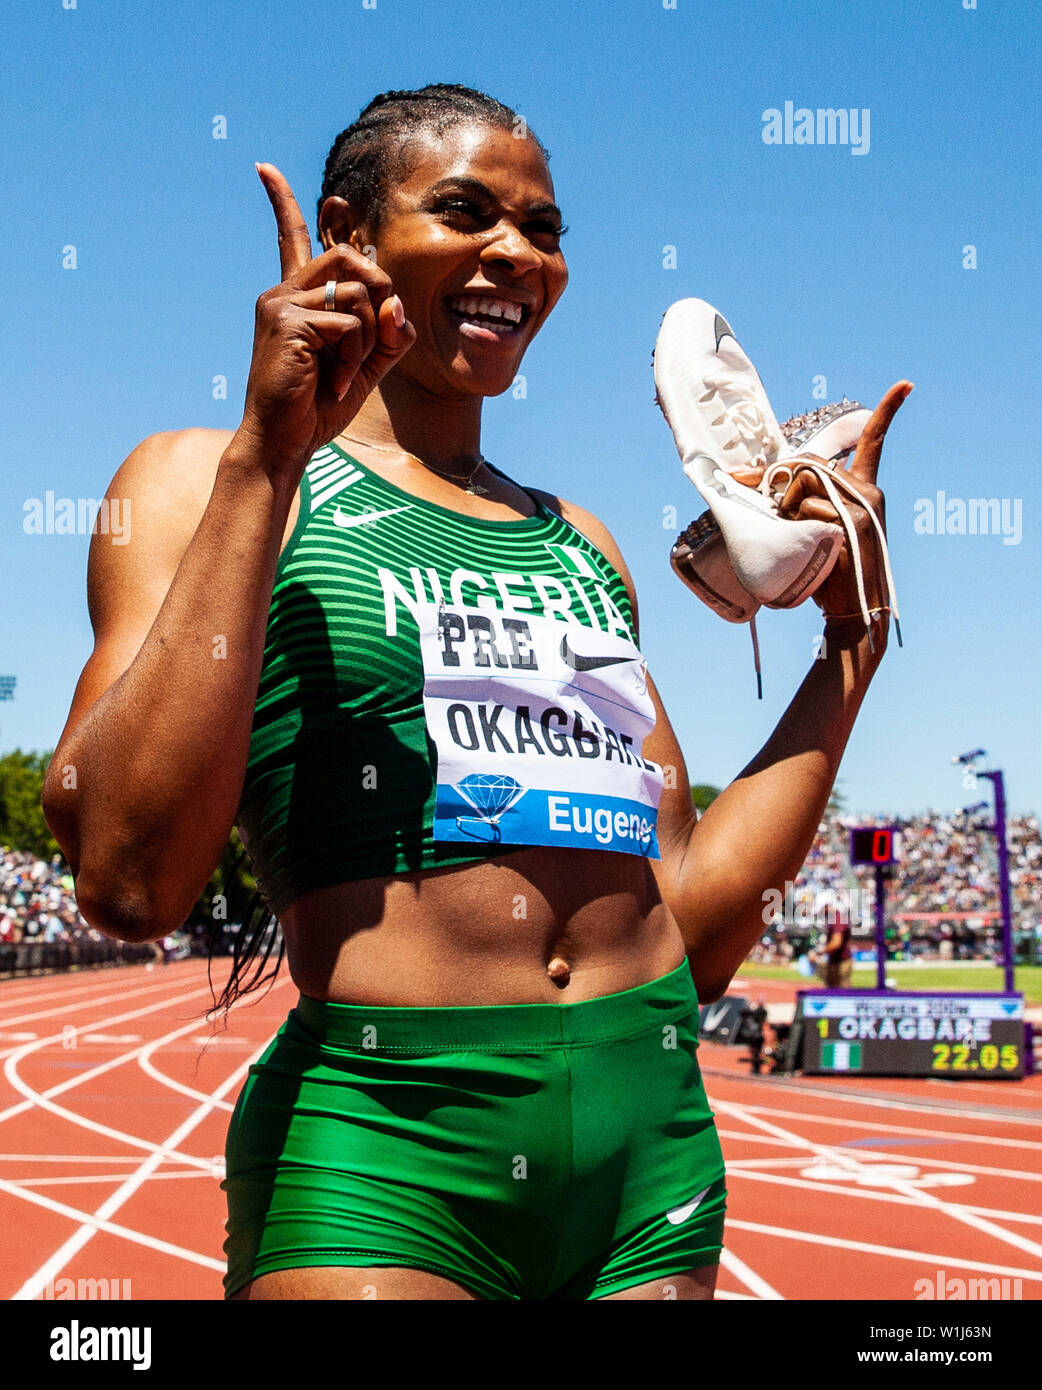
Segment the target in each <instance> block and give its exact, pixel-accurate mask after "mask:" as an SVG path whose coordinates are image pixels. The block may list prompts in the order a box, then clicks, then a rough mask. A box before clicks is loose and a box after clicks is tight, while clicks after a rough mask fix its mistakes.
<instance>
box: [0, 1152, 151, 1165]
mask: <svg viewBox="0 0 1042 1390" xmlns="http://www.w3.org/2000/svg"><path fill="white" fill-rule="evenodd" d="M138 1161H139V1160H138V1156H137V1154H108V1155H106V1154H0V1163H137V1162H138Z"/></svg>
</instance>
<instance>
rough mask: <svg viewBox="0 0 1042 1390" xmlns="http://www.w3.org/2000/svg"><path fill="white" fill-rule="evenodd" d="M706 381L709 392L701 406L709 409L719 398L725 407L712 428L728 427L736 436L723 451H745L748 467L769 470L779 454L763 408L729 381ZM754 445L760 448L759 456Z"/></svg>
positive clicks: (714, 378) (720, 378)
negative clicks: (707, 406)
mask: <svg viewBox="0 0 1042 1390" xmlns="http://www.w3.org/2000/svg"><path fill="white" fill-rule="evenodd" d="M704 380H705V385H706V387H707V388H708V389H707V390H706V392H705V393H704V395H701V396H699V398H698V404H699V405H708V404H709V402H710V401H712V400H713V398H714V397H716V399H717V400H718V401H719V402H720V405H721V406H722V410H721V413H720V414H719V415H718V416H717V417H716V419H715V420H711V421H710V424H711V425H712V426H713V427H714V428H719V426H720V425H723V424H725V423H726V424H729V425H730V426H731V427H732V429H734V430H735V432H736V433H735V437H734V438H733V439H732V440H730V442H729V443H727V444H725V445H724V446H723V447H724V451H725V452H726V451H727V450H728V449H737V448H746V449H748V450H749V453H750V455H751V457H750V461H749V467H750V468H766V467H767V466H768V464H769V463H770V462H771V461H772V460H773V458H774V457H775V456H776V454H777V440H775V439H772V437H771V432H770V430H769V429H768V428H767V421H766V420H765V419H764V418H763V413H762V411H761V410H760V407H759V406H758V405H757V404H756V402H755V401H751V400H750V399H749V397H748V396H747V395H745V394H743V393H742V392H739V391H735V390H734V383H733V381H732V380H731V378H730V377H726V376H707V377H705V378H704ZM740 412H741V413H740ZM753 445H757V446H758V448H757V451H756V452H754V451H753V447H752V446H753Z"/></svg>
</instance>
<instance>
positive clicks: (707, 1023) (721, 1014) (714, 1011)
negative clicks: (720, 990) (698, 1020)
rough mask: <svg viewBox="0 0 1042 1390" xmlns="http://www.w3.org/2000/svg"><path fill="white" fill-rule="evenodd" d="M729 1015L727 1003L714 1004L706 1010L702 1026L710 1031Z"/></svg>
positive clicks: (706, 1030)
mask: <svg viewBox="0 0 1042 1390" xmlns="http://www.w3.org/2000/svg"><path fill="white" fill-rule="evenodd" d="M726 1017H727V1005H726V1004H724V1005H722V1006H721V1005H720V1004H713V1005H711V1006H710V1007H709V1008H708V1009H706V1011H705V1017H704V1018H703V1019H702V1028H703V1030H704V1031H705V1032H707V1033H708V1032H710V1031H711V1030H712V1029H713V1028H715V1027H716V1025H717V1024H718V1023H719V1022H720V1021H721V1019H724V1018H726Z"/></svg>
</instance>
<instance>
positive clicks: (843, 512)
mask: <svg viewBox="0 0 1042 1390" xmlns="http://www.w3.org/2000/svg"><path fill="white" fill-rule="evenodd" d="M805 468H806V469H809V470H810V471H811V472H812V473H813V474H814V475H815V477H817V478H820V480H821V485H822V487H823V488H824V489H825V495H826V496H827V497H828V499H829V501H830V502H831V503H832V505H833V506H834V507H835V509H836V513H837V515H838V516H839V519H840V523H841V524H842V526H843V530H844V532H845V533H846V537H847V543H848V545H849V547H850V554H851V556H852V558H853V561H854V578H855V580H856V581H857V592H858V601H859V603H860V605H861V617H862V619H863V621H864V624H865V631H866V632H867V633H868V647H869V651H872V652H874V651H875V649H876V645H875V642H874V641H873V640H872V612H871V610H870V608H869V606H868V599H867V598H866V596H865V575H864V569H863V567H862V564H861V550H860V547H859V546H858V543H857V532H856V530H855V528H854V523H853V521H852V520H851V517H850V511H849V509H848V508H847V505H846V503H845V502H844V501H843V498H842V497H841V496H840V493H839V488H837V486H836V484H837V483H838V484H839V486H840V487H842V488H843V489H844V490H845V491H846V492H847V493H849V494H850V496H852V497H853V498H855V499H856V501H857V502H859V503H860V504H861V506H863V507H864V508H865V510H866V511H867V512H868V514H869V516H870V517H871V518H872V525H873V526H874V527H875V530H876V536H877V538H878V540H879V545H880V549H881V550H882V554H883V572H884V574H885V575H886V587H887V594H888V596H889V599H890V608H891V610H892V612H893V615H894V631H895V632H896V633H897V645H898V646H899V647H903V646H904V642H903V641H902V640H901V615H900V613H899V612H898V608H897V588H896V586H895V584H894V576H893V571H892V570H891V568H890V551H889V548H888V547H887V543H886V532H885V531H884V530H883V527H882V524H881V522H880V520H879V518H878V517H877V516H876V514H875V512H874V511H873V510H872V508H871V507H870V506H869V505H868V503H867V502H866V501H865V499H864V498H863V497H862V496H861V494H860V493H859V492H858V490H857V488H855V487H854V486H853V484H852V483H850V482H849V481H848V480H847V479H846V478H845V477H844V476H843V474H842V473H838V472H836V471H835V469H834V468H829V466H828V465H827V464H824V463H820V462H818V460H817V459H808V458H800V457H799V456H798V455H797V456H796V457H794V458H787V459H783V460H780V461H779V462H778V463H774V464H771V465H770V466H769V467H768V468H767V469H765V471H764V475H763V477H762V478H761V480H760V485H759V491H760V492H762V493H763V494H764V495H765V496H766V497H770V496H771V495H772V492H773V491H774V489H773V488H772V484H773V483H774V482H775V480H776V479H777V478H778V477H779V476H780V475H781V474H782V473H787V474H788V475H789V477H788V480H787V482H786V487H787V486H788V483H789V482H791V481H792V479H793V478H794V477H795V476H796V474H797V472H799V471H800V470H801V469H805ZM783 491H784V489H783ZM749 635H750V637H751V638H752V643H753V666H754V667H755V670H756V698H757V699H758V700H762V699H763V673H762V670H761V666H760V641H759V635H758V634H757V631H756V615H755V613H754V614H753V616H752V617H751V618H750V619H749Z"/></svg>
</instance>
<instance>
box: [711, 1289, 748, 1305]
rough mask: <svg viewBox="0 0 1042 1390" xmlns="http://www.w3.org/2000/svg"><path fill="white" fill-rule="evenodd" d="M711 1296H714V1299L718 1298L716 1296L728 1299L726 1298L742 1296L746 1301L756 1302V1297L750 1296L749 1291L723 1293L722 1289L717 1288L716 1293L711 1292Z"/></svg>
mask: <svg viewBox="0 0 1042 1390" xmlns="http://www.w3.org/2000/svg"><path fill="white" fill-rule="evenodd" d="M713 1298H714V1300H715V1299H718V1298H722V1299H728V1298H742V1299H745V1301H746V1302H747V1303H755V1302H756V1299H755V1298H754V1297H753V1296H752V1294H751V1293H725V1292H724V1291H723V1289H717V1291H716V1293H715V1294H713Z"/></svg>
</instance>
